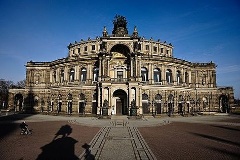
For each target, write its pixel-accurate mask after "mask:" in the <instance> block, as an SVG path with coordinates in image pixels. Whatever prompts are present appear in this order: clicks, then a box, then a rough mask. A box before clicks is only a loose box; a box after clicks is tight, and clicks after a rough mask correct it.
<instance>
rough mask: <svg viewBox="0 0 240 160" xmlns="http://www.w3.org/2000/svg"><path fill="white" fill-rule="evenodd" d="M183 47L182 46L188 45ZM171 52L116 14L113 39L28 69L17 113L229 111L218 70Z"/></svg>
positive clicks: (229, 91) (16, 92) (75, 46)
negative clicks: (129, 27) (145, 36)
mask: <svg viewBox="0 0 240 160" xmlns="http://www.w3.org/2000/svg"><path fill="white" fill-rule="evenodd" d="M182 47H184V46H182ZM173 48H174V47H173V45H172V44H171V43H167V42H166V41H160V40H153V39H152V38H150V39H145V38H144V37H143V36H140V35H138V30H137V28H136V27H134V29H133V31H131V33H129V32H128V28H127V20H126V18H125V17H123V16H119V15H117V16H116V17H115V18H114V20H113V29H112V33H111V34H110V33H109V32H108V28H106V27H103V31H102V35H101V36H99V37H96V38H95V39H91V38H88V39H87V40H80V41H75V42H74V43H70V44H69V45H68V56H67V57H66V58H62V59H57V60H53V61H51V62H33V61H29V62H27V64H26V87H25V88H24V89H11V90H10V91H9V92H10V93H9V105H10V108H12V109H14V110H15V111H34V112H47V113H49V114H51V113H54V114H56V113H59V114H75V115H78V114H79V115H89V116H96V115H98V116H111V115H127V116H144V115H151V116H152V115H153V116H161V115H171V114H173V115H178V114H179V115H186V114H205V113H206V114H208V113H216V112H223V113H227V112H229V111H230V110H231V106H232V105H233V102H234V95H233V88H232V87H219V86H217V84H216V64H215V63H213V62H212V61H209V63H201V62H200V63H193V62H189V61H187V60H183V59H178V58H175V57H174V55H173Z"/></svg>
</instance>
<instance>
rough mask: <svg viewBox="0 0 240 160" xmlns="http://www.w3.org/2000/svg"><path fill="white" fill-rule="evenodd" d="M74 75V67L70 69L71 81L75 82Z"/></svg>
mask: <svg viewBox="0 0 240 160" xmlns="http://www.w3.org/2000/svg"><path fill="white" fill-rule="evenodd" d="M74 75H75V71H74V69H73V68H71V69H70V71H69V81H70V82H73V81H74Z"/></svg>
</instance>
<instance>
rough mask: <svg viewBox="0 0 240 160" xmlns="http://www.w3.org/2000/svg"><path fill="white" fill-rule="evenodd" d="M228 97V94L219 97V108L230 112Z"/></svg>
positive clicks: (224, 111)
mask: <svg viewBox="0 0 240 160" xmlns="http://www.w3.org/2000/svg"><path fill="white" fill-rule="evenodd" d="M229 109H230V108H229V105H228V97H227V95H221V96H220V97H219V110H220V112H222V113H229Z"/></svg>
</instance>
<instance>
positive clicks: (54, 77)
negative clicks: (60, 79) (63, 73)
mask: <svg viewBox="0 0 240 160" xmlns="http://www.w3.org/2000/svg"><path fill="white" fill-rule="evenodd" d="M56 81H57V76H56V71H53V83H55V82H56Z"/></svg>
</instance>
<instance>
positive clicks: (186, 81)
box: [185, 72, 189, 84]
mask: <svg viewBox="0 0 240 160" xmlns="http://www.w3.org/2000/svg"><path fill="white" fill-rule="evenodd" d="M188 77H189V76H188V72H185V83H186V84H188V83H189V78H188Z"/></svg>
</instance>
